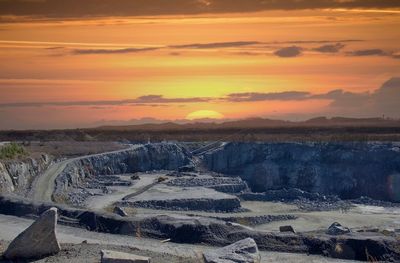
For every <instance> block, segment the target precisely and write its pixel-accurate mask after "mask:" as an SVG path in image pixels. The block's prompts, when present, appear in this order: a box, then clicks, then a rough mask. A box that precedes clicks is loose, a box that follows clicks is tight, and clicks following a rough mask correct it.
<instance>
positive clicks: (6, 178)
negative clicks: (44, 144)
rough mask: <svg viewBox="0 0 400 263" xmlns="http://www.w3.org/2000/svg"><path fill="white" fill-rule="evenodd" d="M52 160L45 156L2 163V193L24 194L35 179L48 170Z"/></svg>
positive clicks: (0, 165)
mask: <svg viewBox="0 0 400 263" xmlns="http://www.w3.org/2000/svg"><path fill="white" fill-rule="evenodd" d="M51 161H52V158H51V157H50V156H49V155H46V154H43V155H41V156H40V157H38V158H27V159H25V160H4V161H0V193H3V194H4V193H17V194H22V195H23V194H24V193H25V192H26V190H28V189H29V188H30V187H31V184H32V182H33V180H34V178H35V177H36V176H37V175H39V174H40V173H41V172H43V171H44V170H46V169H47V167H49V165H50V164H51Z"/></svg>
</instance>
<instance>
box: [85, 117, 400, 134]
mask: <svg viewBox="0 0 400 263" xmlns="http://www.w3.org/2000/svg"><path fill="white" fill-rule="evenodd" d="M309 126H311V127H318V126H321V127H360V126H362V127H380V126H382V127H400V120H391V119H383V118H345V117H332V118H327V117H317V118H313V119H309V120H306V121H299V122H293V121H284V120H272V119H263V118H249V119H243V120H226V121H222V122H221V120H214V121H213V120H207V121H205V122H202V121H199V122H188V123H175V122H165V123H147V124H137V125H121V126H120V125H115V126H112V125H109V126H99V127H96V128H92V129H89V130H103V131H112V130H114V131H132V130H136V131H162V130H196V129H201V130H204V129H229V128H234V129H237V128H239V129H240V128H243V129H256V128H274V127H277V128H283V127H309Z"/></svg>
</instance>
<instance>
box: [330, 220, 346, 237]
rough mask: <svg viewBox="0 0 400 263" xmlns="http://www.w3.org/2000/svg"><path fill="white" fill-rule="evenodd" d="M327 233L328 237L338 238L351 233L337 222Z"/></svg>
mask: <svg viewBox="0 0 400 263" xmlns="http://www.w3.org/2000/svg"><path fill="white" fill-rule="evenodd" d="M326 233H327V234H328V235H333V236H337V235H343V234H348V233H350V229H349V228H347V227H344V226H342V225H341V224H339V223H338V222H335V223H333V224H332V225H331V226H330V227H329V228H328V230H327V231H326Z"/></svg>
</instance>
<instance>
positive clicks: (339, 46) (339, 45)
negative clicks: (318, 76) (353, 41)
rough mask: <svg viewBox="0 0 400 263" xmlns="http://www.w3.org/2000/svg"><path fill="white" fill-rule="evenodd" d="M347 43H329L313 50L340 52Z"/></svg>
mask: <svg viewBox="0 0 400 263" xmlns="http://www.w3.org/2000/svg"><path fill="white" fill-rule="evenodd" d="M344 47H345V45H344V44H342V43H336V44H327V45H323V46H320V47H317V48H313V49H312V50H314V51H317V52H321V53H338V52H339V51H340V50H341V49H342V48H344Z"/></svg>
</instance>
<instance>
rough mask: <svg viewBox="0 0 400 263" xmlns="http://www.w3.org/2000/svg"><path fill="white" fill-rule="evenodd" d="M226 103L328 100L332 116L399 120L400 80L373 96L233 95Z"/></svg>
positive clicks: (335, 92) (346, 93)
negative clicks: (375, 117)
mask: <svg viewBox="0 0 400 263" xmlns="http://www.w3.org/2000/svg"><path fill="white" fill-rule="evenodd" d="M225 100H226V101H229V102H257V101H258V102H259V101H275V100H280V101H288V100H289V101H306V100H329V101H331V102H330V104H329V109H330V111H331V112H334V113H335V114H339V115H345V114H352V115H353V116H381V115H382V114H384V115H386V116H391V117H395V118H399V117H400V104H399V101H400V77H395V78H391V79H390V80H388V81H386V82H385V83H384V84H383V85H382V86H381V87H380V88H379V89H377V90H375V91H373V92H349V91H344V90H342V89H337V90H332V91H329V92H326V93H322V94H312V93H309V92H300V91H289V92H281V93H233V94H229V95H227V96H226V97H225Z"/></svg>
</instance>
